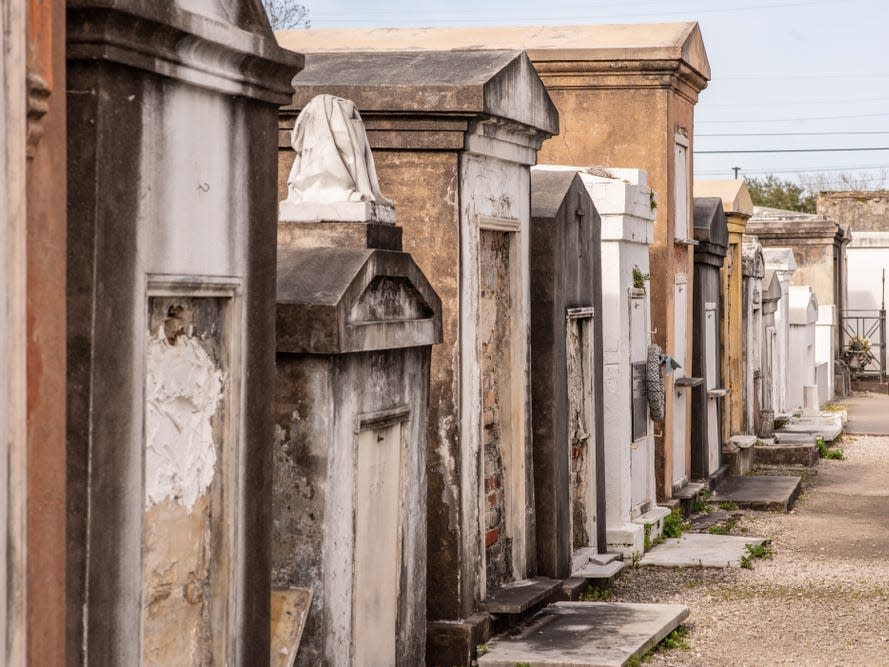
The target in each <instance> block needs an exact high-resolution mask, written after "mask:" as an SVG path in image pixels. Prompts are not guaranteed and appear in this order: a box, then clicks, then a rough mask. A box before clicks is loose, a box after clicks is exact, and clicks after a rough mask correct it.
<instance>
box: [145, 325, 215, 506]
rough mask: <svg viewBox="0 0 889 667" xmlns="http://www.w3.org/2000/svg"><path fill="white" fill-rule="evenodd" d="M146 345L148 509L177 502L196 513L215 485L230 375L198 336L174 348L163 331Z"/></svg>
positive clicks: (183, 339)
mask: <svg viewBox="0 0 889 667" xmlns="http://www.w3.org/2000/svg"><path fill="white" fill-rule="evenodd" d="M147 347H148V349H147V379H146V403H147V409H146V415H145V434H146V438H145V509H146V510H148V509H151V507H152V505H155V504H158V503H162V502H164V501H165V500H167V499H172V500H173V501H174V502H176V503H178V504H181V505H184V506H185V508H186V509H187V510H188V511H189V512H191V510H192V508H193V507H194V504H195V502H196V501H197V500H198V498H199V497H200V496H201V495H202V494H203V493H204V492H205V491H206V490H207V488H208V487H209V486H210V484H211V483H212V482H213V475H214V471H215V467H216V445H215V444H214V442H213V424H212V420H213V417H214V416H215V414H216V411H217V409H218V407H219V403H220V401H221V399H222V397H223V387H224V384H225V374H224V373H223V372H222V371H221V370H219V369H218V368H217V367H216V364H215V363H214V362H213V360H212V359H211V358H210V355H209V354H207V352H206V351H205V350H204V349H203V348H202V347H201V344H200V340H199V339H198V338H196V337H194V336H179V337H178V338H177V339H176V340H175V343H174V344H170V343H169V342H167V339H166V338H165V337H164V335H163V332H162V331H161V332H159V334H158V335H157V336H156V337H150V338H149V340H148V346H147Z"/></svg>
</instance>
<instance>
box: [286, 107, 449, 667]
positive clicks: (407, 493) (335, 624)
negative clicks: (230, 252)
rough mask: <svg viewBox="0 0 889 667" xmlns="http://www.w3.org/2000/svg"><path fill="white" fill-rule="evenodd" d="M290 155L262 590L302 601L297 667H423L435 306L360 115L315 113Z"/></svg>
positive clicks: (348, 110)
mask: <svg viewBox="0 0 889 667" xmlns="http://www.w3.org/2000/svg"><path fill="white" fill-rule="evenodd" d="M293 147H294V149H296V153H297V155H296V163H295V165H294V168H293V170H292V171H291V173H290V175H289V178H288V180H289V191H288V198H287V199H286V200H285V201H283V202H281V207H280V208H281V214H280V222H279V226H278V288H277V294H278V296H277V299H278V305H277V386H276V398H275V450H274V479H273V517H274V522H273V535H272V537H273V541H272V584H273V586H274V588H275V589H280V590H287V589H290V588H302V589H307V590H309V591H311V594H312V595H311V607H310V609H309V611H308V616H307V619H306V627H305V632H304V635H303V638H302V642H301V643H300V645H299V651H298V653H297V656H296V664H298V665H306V666H308V665H320V664H325V665H327V664H329V665H346V664H352V665H368V666H371V665H395V664H410V665H413V664H422V663H423V660H424V656H425V650H426V646H425V640H426V632H425V630H426V433H427V408H428V403H429V393H428V392H429V363H430V356H431V346H432V345H433V344H434V343H437V342H440V340H441V304H440V301H439V299H438V296H437V295H436V294H435V292H434V291H433V289H432V287H431V286H430V285H429V282H428V281H427V280H426V278H425V277H424V276H423V274H422V272H421V271H420V269H419V268H418V267H417V265H416V264H414V262H413V260H412V259H411V257H410V255H408V254H407V253H406V252H403V251H402V249H401V247H402V246H401V233H402V230H401V229H400V228H399V227H396V226H395V225H394V224H391V222H390V221H393V220H394V218H395V213H394V208H393V207H392V205H391V204H390V203H389V202H388V200H386V199H385V198H384V197H383V196H382V194H380V188H379V186H378V184H377V182H376V174H375V171H374V164H373V158H372V156H371V155H370V148H369V146H368V143H367V138H366V135H365V133H364V127H363V124H362V122H361V118H360V116H359V114H358V113H357V112H356V110H355V107H354V105H353V104H352V103H351V102H350V101H348V100H342V99H340V98H337V97H334V96H332V95H323V96H319V97H317V98H315V99H313V100H312V101H311V102H309V103H308V104H307V106H306V108H305V109H304V110H303V112H302V115H301V116H300V118H299V120H298V121H297V124H296V127H295V129H294V131H293ZM341 155H345V156H349V159H347V160H342V159H340V157H339V156H341ZM285 648H289V647H285Z"/></svg>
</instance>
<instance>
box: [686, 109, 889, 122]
mask: <svg viewBox="0 0 889 667" xmlns="http://www.w3.org/2000/svg"><path fill="white" fill-rule="evenodd" d="M880 116H889V111H883V112H880V113H862V114H855V115H849V116H797V117H796V118H750V119H735V120H696V121H695V122H696V123H708V124H716V123H791V122H792V123H798V122H799V121H804V120H840V119H843V118H877V117H880Z"/></svg>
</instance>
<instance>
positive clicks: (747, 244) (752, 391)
mask: <svg viewBox="0 0 889 667" xmlns="http://www.w3.org/2000/svg"><path fill="white" fill-rule="evenodd" d="M742 261H743V270H742V276H743V277H742V279H741V310H742V313H743V314H742V318H741V319H742V326H743V329H744V332H743V341H744V382H745V384H746V385H747V388H746V391H745V392H744V407H743V416H742V424H743V426H744V433H746V434H749V435H755V434H756V433H758V432H759V422H760V409H761V408H762V398H761V397H762V353H761V350H762V332H763V328H762V279H763V276H764V275H765V264H764V261H763V257H762V245H760V243H759V241H758V240H757V239H756V237H755V236H748V235H746V234H745V235H744V242H743V244H742Z"/></svg>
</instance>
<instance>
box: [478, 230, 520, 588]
mask: <svg viewBox="0 0 889 667" xmlns="http://www.w3.org/2000/svg"><path fill="white" fill-rule="evenodd" d="M516 245H517V239H516V233H515V232H507V231H499V230H497V229H485V228H482V229H480V230H479V273H480V275H479V338H478V340H479V349H478V358H479V372H480V374H481V377H480V386H481V406H482V419H481V427H482V433H481V443H482V457H483V476H482V489H481V493H482V494H483V496H484V499H483V503H482V506H483V516H482V526H481V528H482V539H483V543H484V545H485V559H484V568H485V581H486V587H487V589H488V590H492V589H496V588H499V587H501V586H502V585H504V584H505V583H508V582H510V581H513V580H515V579H516V578H522V577H523V576H524V571H525V567H526V565H525V556H524V545H525V542H526V539H525V538H526V535H525V533H526V531H527V512H526V507H525V455H526V452H525V444H524V440H523V438H522V436H521V433H522V426H521V420H522V419H523V414H524V412H523V406H522V401H523V395H524V394H523V387H524V380H523V377H522V372H521V366H520V364H519V363H518V361H517V360H518V358H519V355H521V354H522V351H523V350H524V349H525V347H524V346H525V345H526V340H524V338H523V336H522V335H521V332H522V327H521V323H520V319H521V317H520V311H519V307H520V299H521V297H520V293H519V279H518V277H517V269H518V258H517V257H516Z"/></svg>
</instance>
